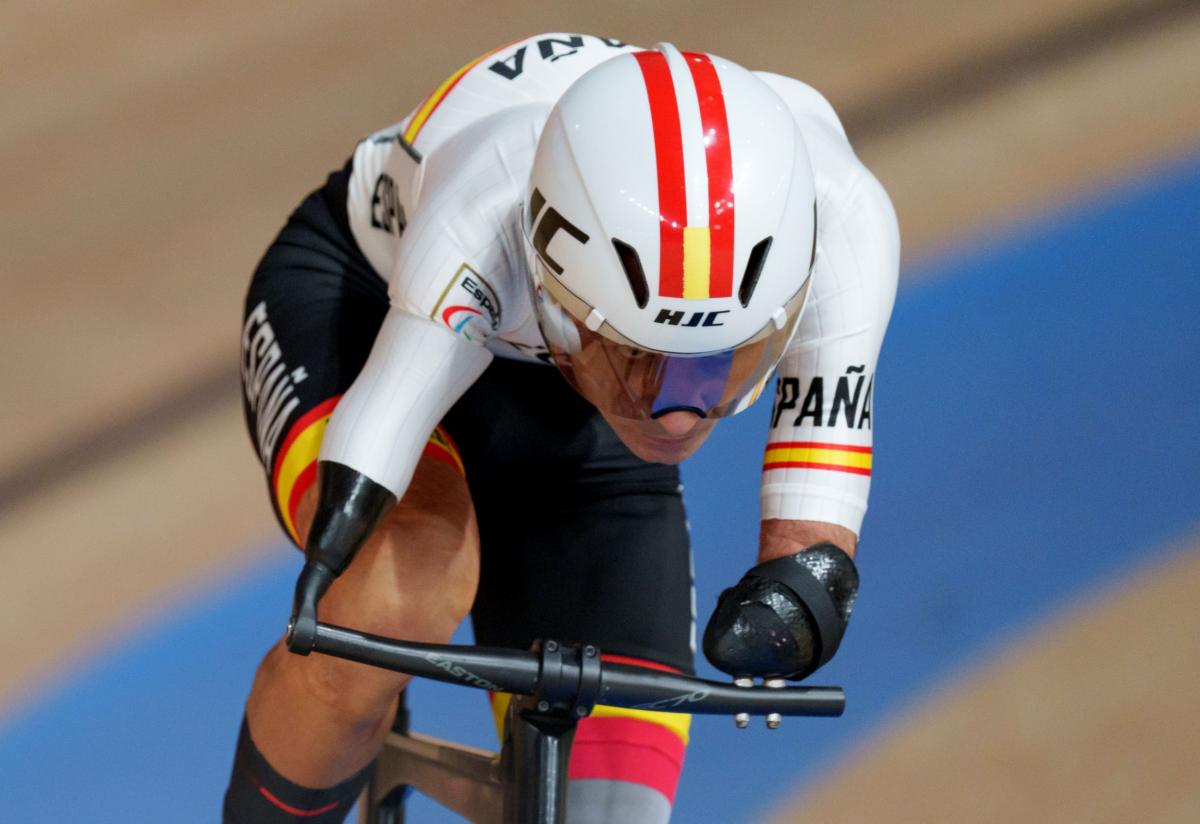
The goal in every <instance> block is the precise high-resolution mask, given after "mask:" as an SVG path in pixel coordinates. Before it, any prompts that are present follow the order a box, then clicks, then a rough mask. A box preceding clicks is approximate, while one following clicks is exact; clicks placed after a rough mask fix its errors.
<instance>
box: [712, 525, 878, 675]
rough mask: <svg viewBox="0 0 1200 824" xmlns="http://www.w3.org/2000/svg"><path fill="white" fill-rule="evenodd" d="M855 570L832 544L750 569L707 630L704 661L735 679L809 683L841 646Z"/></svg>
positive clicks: (722, 600)
mask: <svg viewBox="0 0 1200 824" xmlns="http://www.w3.org/2000/svg"><path fill="white" fill-rule="evenodd" d="M857 593H858V570H857V569H856V568H855V566H854V561H853V560H851V558H850V556H849V555H847V554H846V553H845V552H843V551H842V550H840V549H838V548H837V547H836V546H834V545H833V544H817V545H815V546H811V547H809V548H808V549H805V550H802V551H800V552H797V553H796V554H795V555H788V556H785V557H783V558H776V559H774V560H771V561H766V562H765V563H761V564H759V565H758V566H756V567H753V568H752V569H751V570H750V571H749V572H747V573H746V574H745V575H744V576H742V580H740V581H738V583H737V585H736V586H733V587H731V588H729V589H727V590H725V591H724V592H722V593H721V597H720V598H719V599H717V608H716V609H715V610H714V611H713V614H712V617H711V618H709V620H708V627H707V628H706V629H705V630H704V655H705V657H707V658H708V660H709V661H710V662H711V663H712V665H713V666H714V667H716V668H717V669H719V670H721V671H723V672H727V673H729V674H730V675H735V676H738V675H750V676H762V677H767V676H773V677H784V678H793V679H795V678H804V677H805V676H807V675H809V674H811V673H812V672H814V671H816V669H817V668H818V667H820V666H821V665H822V664H824V663H825V662H826V661H828V660H829V659H830V658H832V657H833V654H834V653H835V652H837V648H838V644H840V643H841V640H842V635H843V633H844V632H845V631H846V625H847V623H849V621H850V610H851V608H852V607H853V606H854V596H855V595H856V594H857Z"/></svg>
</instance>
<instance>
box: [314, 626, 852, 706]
mask: <svg viewBox="0 0 1200 824" xmlns="http://www.w3.org/2000/svg"><path fill="white" fill-rule="evenodd" d="M313 626H314V632H313V635H312V645H311V646H310V647H309V648H308V651H312V652H319V653H324V654H326V655H333V656H336V657H338V658H346V659H348V660H351V661H357V662H359V663H362V664H370V665H373V666H377V667H382V668H384V669H389V670H394V671H396V672H404V673H409V674H412V675H419V676H421V677H423V678H431V679H433V680H436V681H445V682H447V683H451V684H458V685H460V686H467V687H475V688H476V689H485V690H491V691H494V692H511V693H518V694H523V695H533V696H535V697H536V698H538V699H539V701H541V702H544V704H545V707H544V708H545V709H549V708H550V707H552V706H555V707H559V708H565V709H567V711H569V713H570V714H571V715H575V716H578V717H582V716H585V715H588V714H589V713H591V711H592V708H593V707H594V706H595V705H596V704H607V705H610V706H618V707H630V708H633V709H644V710H660V711H667V712H690V713H696V714H701V715H733V714H736V713H753V714H763V715H765V714H768V713H774V714H777V715H808V716H838V715H841V714H842V711H843V710H844V709H845V705H846V697H845V693H844V692H843V691H842V689H841V688H840V687H766V686H761V687H758V686H747V687H742V686H733V685H731V684H725V683H720V682H717V681H709V680H706V679H703V678H696V677H693V676H690V675H683V674H680V673H673V672H663V671H660V670H654V669H650V668H648V667H638V666H631V665H627V664H617V663H608V662H603V661H601V660H600V655H599V652H598V651H597V650H596V649H595V647H591V646H586V645H585V646H582V647H571V646H563V645H561V644H558V643H556V642H554V641H545V642H542V643H540V644H539V645H537V648H535V649H534V650H532V651H522V650H512V649H502V648H496V647H476V646H464V645H456V644H422V643H418V642H414V641H397V640H394V639H391V638H382V637H380V636H378V635H370V634H368V633H365V632H358V631H357V630H353V629H347V628H345V627H339V626H334V625H332V624H321V623H315V624H314V625H313ZM291 637H292V638H293V639H294V638H295V637H296V636H295V635H294V634H293V635H292V636H291Z"/></svg>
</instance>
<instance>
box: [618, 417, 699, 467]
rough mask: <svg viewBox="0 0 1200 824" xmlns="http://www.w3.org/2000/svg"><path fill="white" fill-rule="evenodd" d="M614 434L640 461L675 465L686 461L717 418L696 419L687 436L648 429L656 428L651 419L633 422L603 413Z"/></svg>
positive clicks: (697, 447)
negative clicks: (673, 435)
mask: <svg viewBox="0 0 1200 824" xmlns="http://www.w3.org/2000/svg"><path fill="white" fill-rule="evenodd" d="M604 417H605V419H606V420H608V423H609V425H610V426H612V428H613V431H614V432H616V433H617V437H619V438H620V439H621V442H622V443H624V444H625V446H627V447H629V451H630V452H632V453H633V454H634V455H637V456H638V457H639V458H641V459H642V460H643V461H649V462H650V463H660V464H678V463H682V462H683V461H685V460H687V459H688V458H689V457H691V456H692V454H693V453H694V452H695V451H696V450H697V449H699V448H700V445H701V444H703V443H704V441H705V439H707V438H708V435H709V433H710V432H712V428H713V426H714V425H715V423H716V421H699V422H697V425H696V428H695V429H693V430H692V431H691V432H689V433H688V434H686V435H683V436H677V437H672V436H670V435H665V434H659V433H658V432H649V431H647V430H648V429H659V428H660V427H658V426H657V425H656V424H655V423H654V422H652V421H634V420H629V419H627V418H616V417H610V416H608V415H605V416H604Z"/></svg>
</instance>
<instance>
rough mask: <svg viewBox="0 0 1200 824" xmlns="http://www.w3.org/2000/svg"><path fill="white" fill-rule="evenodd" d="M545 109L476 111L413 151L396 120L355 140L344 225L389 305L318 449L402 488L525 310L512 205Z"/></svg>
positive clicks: (516, 200)
mask: <svg viewBox="0 0 1200 824" xmlns="http://www.w3.org/2000/svg"><path fill="white" fill-rule="evenodd" d="M547 112H548V107H547V106H545V105H543V104H529V105H524V106H515V107H511V108H508V109H505V110H502V111H500V112H497V113H495V114H492V115H489V116H487V117H485V118H482V119H481V120H479V121H477V122H476V123H474V124H472V125H470V126H468V127H466V128H464V129H462V130H461V131H460V132H459V133H458V134H456V135H455V136H453V137H452V138H450V139H449V140H447V141H446V142H445V143H443V144H442V145H440V146H439V147H438V149H437V150H436V151H435V152H433V153H432V154H431V155H430V156H429V157H428V158H424V159H422V160H421V161H420V162H417V159H416V156H415V153H414V152H413V151H412V150H411V146H409V145H408V144H407V143H406V142H405V141H404V140H403V137H402V135H400V134H399V133H398V132H397V131H395V130H390V131H389V132H384V133H380V134H379V135H375V136H373V137H372V138H369V139H368V140H366V141H363V143H362V144H360V145H359V148H358V150H357V151H356V152H355V167H354V171H353V175H352V180H351V184H350V187H349V188H350V193H349V201H348V212H349V217H350V225H351V229H352V231H353V232H354V234H355V239H356V240H357V241H358V243H359V246H360V248H362V249H363V251H364V254H366V255H367V257H368V260H370V261H371V263H372V265H373V266H375V267H376V268H377V270H378V271H380V273H381V274H382V275H383V276H384V277H385V279H386V280H387V281H388V295H389V299H390V303H391V306H390V308H389V310H388V315H387V318H386V319H385V321H384V324H383V327H382V328H381V330H380V332H379V335H378V336H377V337H376V340H375V343H374V345H373V347H372V349H371V354H370V356H369V357H368V359H367V363H366V365H365V366H364V367H363V369H362V371H361V372H360V373H359V375H358V376H357V377H356V378H355V381H354V383H353V384H352V385H351V387H350V389H349V391H347V393H346V395H345V396H344V397H343V398H342V400H341V402H340V403H339V404H338V406H337V409H336V410H335V412H334V414H333V416H332V418H331V419H330V422H329V427H328V429H327V430H326V433H325V438H324V441H323V442H322V446H321V459H322V460H327V461H336V462H338V463H342V464H345V465H347V466H350V467H351V468H353V469H355V470H356V471H358V472H361V473H363V474H364V475H366V476H367V477H369V478H371V479H372V480H374V481H375V482H377V483H379V484H381V485H382V486H384V487H386V488H387V489H388V490H389V491H391V492H392V493H393V494H395V495H396V496H397V497H399V496H401V495H402V494H403V492H404V490H405V489H406V488H407V487H408V484H409V482H410V481H411V479H412V474H413V472H414V471H415V469H416V465H417V462H418V460H419V459H420V455H421V451H422V449H423V448H424V444H425V441H426V439H427V438H428V437H429V433H430V432H432V431H433V428H434V427H435V426H436V425H437V423H438V421H439V420H441V418H442V417H443V416H444V415H445V414H446V412H448V411H449V409H450V407H451V406H452V405H453V404H454V402H455V401H457V400H458V398H459V397H461V395H462V394H463V393H464V392H465V391H466V390H467V388H468V387H470V385H471V384H472V383H474V382H475V381H476V380H477V379H478V378H479V376H480V375H481V374H482V373H483V370H484V369H485V368H486V367H487V364H488V363H489V362H490V361H491V358H492V355H491V353H490V352H489V351H488V350H487V349H486V348H485V345H486V344H487V343H488V342H489V340H490V339H492V338H493V337H495V336H498V335H501V334H503V333H505V332H506V331H509V330H511V329H513V328H516V327H517V326H520V325H521V324H522V323H524V321H525V320H526V318H525V315H527V314H528V296H527V294H526V289H527V287H526V285H525V283H524V280H523V278H522V277H521V273H522V270H521V268H520V256H521V255H522V254H523V252H522V244H521V238H520V221H519V220H518V219H517V217H518V215H519V213H520V208H521V199H522V194H523V190H524V184H523V180H524V177H525V175H526V174H527V170H528V168H529V165H530V163H531V162H532V156H533V151H534V149H535V147H536V145H537V135H538V133H539V132H540V129H541V126H542V123H543V122H544V121H545V117H546V114H547ZM385 177H387V178H390V179H391V182H390V183H387V184H385V185H383V186H382V187H381V185H380V184H379V183H378V181H380V180H383V179H384V178H385ZM372 180H374V181H375V182H374V183H372V182H371V181H372ZM389 191H394V194H386V193H387V192H389ZM381 192H383V193H384V194H380V193H381ZM393 230H394V231H393Z"/></svg>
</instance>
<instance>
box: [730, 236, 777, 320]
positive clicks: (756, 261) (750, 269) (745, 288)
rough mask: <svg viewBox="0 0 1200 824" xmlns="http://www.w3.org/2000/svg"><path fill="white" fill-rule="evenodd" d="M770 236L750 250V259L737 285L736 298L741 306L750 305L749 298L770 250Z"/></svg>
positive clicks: (756, 284)
mask: <svg viewBox="0 0 1200 824" xmlns="http://www.w3.org/2000/svg"><path fill="white" fill-rule="evenodd" d="M771 240H772V238H771V237H765V238H763V239H762V240H760V241H759V242H758V243H756V244H754V248H753V249H751V250H750V260H749V261H748V262H747V263H746V274H745V275H744V276H743V277H742V285H741V286H739V287H738V300H739V301H741V303H742V306H749V305H750V298H751V297H752V296H753V295H754V289H755V287H756V286H758V278H759V276H760V275H761V274H762V269H763V264H764V263H766V260H767V252H769V251H770V250H771Z"/></svg>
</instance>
